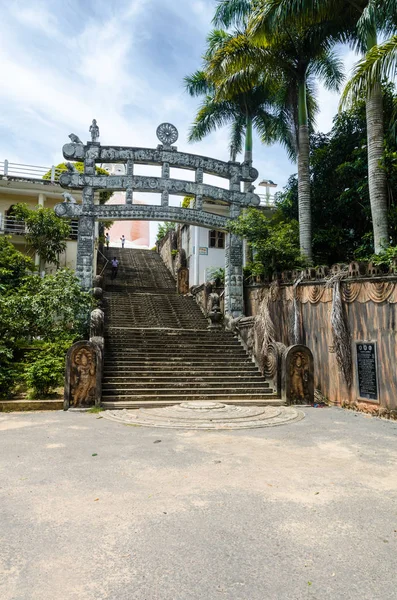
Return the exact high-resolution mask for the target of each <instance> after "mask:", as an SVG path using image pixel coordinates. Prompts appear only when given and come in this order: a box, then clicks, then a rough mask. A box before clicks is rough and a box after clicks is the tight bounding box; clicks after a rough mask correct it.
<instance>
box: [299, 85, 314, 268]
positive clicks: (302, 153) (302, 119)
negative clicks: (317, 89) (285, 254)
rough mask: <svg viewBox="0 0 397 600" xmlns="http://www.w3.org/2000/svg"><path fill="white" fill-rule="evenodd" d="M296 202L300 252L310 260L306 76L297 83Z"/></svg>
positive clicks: (310, 223) (310, 234)
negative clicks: (297, 205) (297, 206)
mask: <svg viewBox="0 0 397 600" xmlns="http://www.w3.org/2000/svg"><path fill="white" fill-rule="evenodd" d="M298 125H299V130H298V202H299V242H300V248H301V252H302V254H303V255H304V256H305V257H306V258H307V260H308V262H309V263H311V262H312V215H311V204H310V167H309V159H310V140H309V122H308V113H307V98H306V78H303V80H302V81H301V82H300V84H299V106H298Z"/></svg>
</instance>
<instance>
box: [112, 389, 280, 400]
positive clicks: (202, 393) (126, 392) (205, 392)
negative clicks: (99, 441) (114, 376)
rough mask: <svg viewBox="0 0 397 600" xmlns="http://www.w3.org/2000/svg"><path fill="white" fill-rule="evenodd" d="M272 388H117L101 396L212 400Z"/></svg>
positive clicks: (251, 393) (266, 391)
mask: <svg viewBox="0 0 397 600" xmlns="http://www.w3.org/2000/svg"><path fill="white" fill-rule="evenodd" d="M272 393H273V390H272V389H270V388H261V387H257V388H252V389H250V390H249V391H248V392H247V393H244V390H235V389H234V388H229V389H227V388H226V389H212V388H200V389H191V388H190V387H189V388H166V389H162V390H158V389H157V390H149V389H146V388H144V389H118V390H102V398H109V397H110V396H112V397H116V396H117V397H118V398H119V397H120V398H121V397H128V398H134V397H135V396H156V397H157V398H162V397H164V396H176V397H179V398H180V397H181V396H182V397H184V398H185V397H186V398H188V397H189V398H190V397H191V396H195V397H196V396H197V397H200V398H201V399H202V400H205V399H209V400H212V398H214V397H215V396H218V395H219V396H230V395H231V396H234V395H236V394H240V395H249V396H258V395H259V396H260V395H261V394H263V395H267V394H272Z"/></svg>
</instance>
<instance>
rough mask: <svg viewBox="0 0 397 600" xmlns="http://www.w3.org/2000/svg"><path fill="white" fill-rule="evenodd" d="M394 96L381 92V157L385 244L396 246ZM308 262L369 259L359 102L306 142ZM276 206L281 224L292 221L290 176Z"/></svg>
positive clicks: (294, 190)
mask: <svg viewBox="0 0 397 600" xmlns="http://www.w3.org/2000/svg"><path fill="white" fill-rule="evenodd" d="M394 105H395V95H394V90H393V87H392V86H390V85H389V86H386V87H384V122H385V152H384V158H383V161H382V164H383V168H384V169H385V170H386V174H387V181H388V196H389V200H390V209H389V221H390V234H391V242H392V243H393V244H397V142H396V138H395V136H394V135H393V129H392V126H393V122H394V118H393V115H394ZM311 146H312V149H311V155H310V169H311V193H312V221H313V257H314V263H315V264H332V263H335V262H346V261H350V260H353V259H354V258H361V259H364V258H365V259H367V258H370V257H371V256H372V255H373V252H374V250H373V234H372V221H371V207H370V200H369V191H368V159H367V129H366V114H365V102H364V101H362V102H359V103H356V104H355V106H354V107H353V108H352V109H350V110H346V111H343V112H341V113H340V114H338V115H337V116H336V117H335V119H334V124H333V128H332V130H331V132H330V133H329V134H328V135H324V134H316V135H312V138H311ZM277 204H278V207H279V208H280V210H281V212H282V214H283V215H284V218H286V219H296V218H297V217H298V181H297V178H296V176H292V177H291V178H290V179H289V181H288V184H287V186H286V188H285V189H284V191H283V192H282V193H279V194H277Z"/></svg>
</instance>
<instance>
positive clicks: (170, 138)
mask: <svg viewBox="0 0 397 600" xmlns="http://www.w3.org/2000/svg"><path fill="white" fill-rule="evenodd" d="M156 135H157V137H158V139H159V140H160V142H161V143H162V144H164V146H171V145H172V144H175V142H176V140H177V139H178V137H179V134H178V130H177V128H176V127H175V125H172V124H171V123H161V125H159V126H158V127H157V131H156Z"/></svg>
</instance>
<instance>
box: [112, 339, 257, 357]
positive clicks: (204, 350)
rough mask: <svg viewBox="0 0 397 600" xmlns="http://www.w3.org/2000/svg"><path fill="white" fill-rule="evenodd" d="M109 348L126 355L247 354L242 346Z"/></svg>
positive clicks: (123, 345) (135, 346) (129, 346)
mask: <svg viewBox="0 0 397 600" xmlns="http://www.w3.org/2000/svg"><path fill="white" fill-rule="evenodd" d="M106 348H109V349H110V351H111V352H113V353H114V352H124V353H125V354H141V353H142V354H150V355H153V354H159V355H160V354H166V355H167V356H169V355H170V354H176V355H180V356H181V357H183V356H203V355H204V356H208V355H209V354H210V355H212V356H218V355H220V354H227V355H229V354H235V355H236V356H243V355H246V354H247V352H246V351H245V350H244V348H243V347H242V346H240V345H236V346H235V345H232V346H214V345H210V346H204V347H202V346H187V345H186V346H177V345H175V346H168V345H166V346H165V345H164V344H161V345H160V344H153V345H135V344H134V343H133V342H131V345H127V344H106V343H105V349H106Z"/></svg>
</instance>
